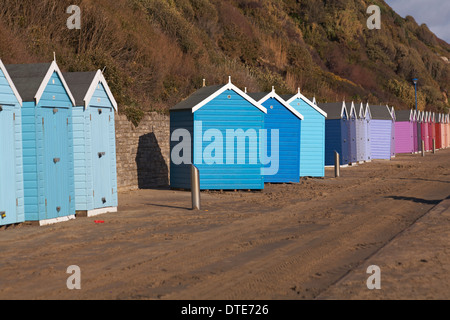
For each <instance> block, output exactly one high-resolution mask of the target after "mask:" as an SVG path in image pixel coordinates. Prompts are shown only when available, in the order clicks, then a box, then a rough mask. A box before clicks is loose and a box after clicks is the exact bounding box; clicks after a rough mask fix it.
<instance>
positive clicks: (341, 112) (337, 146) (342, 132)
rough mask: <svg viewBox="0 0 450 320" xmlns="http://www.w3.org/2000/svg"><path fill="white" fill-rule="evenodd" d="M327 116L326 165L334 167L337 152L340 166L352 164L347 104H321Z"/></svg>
mask: <svg viewBox="0 0 450 320" xmlns="http://www.w3.org/2000/svg"><path fill="white" fill-rule="evenodd" d="M319 107H320V109H322V110H323V111H324V112H325V113H326V114H327V118H326V120H325V165H326V166H333V165H334V156H335V151H336V152H338V153H339V161H340V165H348V164H349V162H350V146H349V141H348V137H349V133H348V131H349V124H348V119H349V115H348V113H347V108H346V107H345V103H344V102H342V103H339V102H337V103H320V104H319Z"/></svg>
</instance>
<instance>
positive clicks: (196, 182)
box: [191, 165, 200, 210]
mask: <svg viewBox="0 0 450 320" xmlns="http://www.w3.org/2000/svg"><path fill="white" fill-rule="evenodd" d="M191 194H192V210H200V172H199V171H198V169H197V167H196V166H194V165H191Z"/></svg>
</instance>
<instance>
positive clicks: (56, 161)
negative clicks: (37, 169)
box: [53, 158, 61, 164]
mask: <svg viewBox="0 0 450 320" xmlns="http://www.w3.org/2000/svg"><path fill="white" fill-rule="evenodd" d="M60 161H61V159H60V158H53V162H54V163H55V164H56V163H58V162H60Z"/></svg>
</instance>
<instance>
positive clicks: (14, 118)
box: [13, 113, 16, 121]
mask: <svg viewBox="0 0 450 320" xmlns="http://www.w3.org/2000/svg"><path fill="white" fill-rule="evenodd" d="M13 121H16V114H15V113H13Z"/></svg>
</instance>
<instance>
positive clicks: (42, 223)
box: [39, 215, 75, 227]
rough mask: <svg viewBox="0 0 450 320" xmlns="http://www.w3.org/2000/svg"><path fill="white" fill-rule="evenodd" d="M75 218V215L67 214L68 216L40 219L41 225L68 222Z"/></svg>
mask: <svg viewBox="0 0 450 320" xmlns="http://www.w3.org/2000/svg"><path fill="white" fill-rule="evenodd" d="M74 219H75V215H70V216H66V217H58V218H55V219H47V220H41V221H39V225H40V226H41V227H42V226H48V225H51V224H55V223H60V222H66V221H69V220H74Z"/></svg>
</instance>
